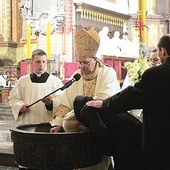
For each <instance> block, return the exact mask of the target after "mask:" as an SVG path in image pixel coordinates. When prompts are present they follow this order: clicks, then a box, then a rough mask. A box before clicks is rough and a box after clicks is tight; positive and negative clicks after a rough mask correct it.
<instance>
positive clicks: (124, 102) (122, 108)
mask: <svg viewBox="0 0 170 170" xmlns="http://www.w3.org/2000/svg"><path fill="white" fill-rule="evenodd" d="M143 101H144V94H143V91H142V90H139V89H138V88H136V87H132V86H129V87H127V88H126V89H124V90H123V91H121V92H119V93H117V94H115V95H114V96H112V97H110V98H108V99H105V100H104V101H103V107H102V110H104V111H106V112H110V113H118V112H126V111H128V110H131V109H141V108H142V106H143Z"/></svg>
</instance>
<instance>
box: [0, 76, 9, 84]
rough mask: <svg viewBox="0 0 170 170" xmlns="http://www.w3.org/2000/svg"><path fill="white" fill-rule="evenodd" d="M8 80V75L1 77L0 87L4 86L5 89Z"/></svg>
mask: <svg viewBox="0 0 170 170" xmlns="http://www.w3.org/2000/svg"><path fill="white" fill-rule="evenodd" d="M6 78H7V76H6V75H3V76H2V75H0V86H3V87H5V86H6Z"/></svg>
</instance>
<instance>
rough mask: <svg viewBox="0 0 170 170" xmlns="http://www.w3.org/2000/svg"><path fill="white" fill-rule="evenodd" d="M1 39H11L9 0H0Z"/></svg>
mask: <svg viewBox="0 0 170 170" xmlns="http://www.w3.org/2000/svg"><path fill="white" fill-rule="evenodd" d="M2 41H7V42H9V41H11V0H2Z"/></svg>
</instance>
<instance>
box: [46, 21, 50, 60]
mask: <svg viewBox="0 0 170 170" xmlns="http://www.w3.org/2000/svg"><path fill="white" fill-rule="evenodd" d="M46 35H47V42H46V48H47V50H46V52H47V58H50V57H51V22H50V21H48V22H47V27H46Z"/></svg>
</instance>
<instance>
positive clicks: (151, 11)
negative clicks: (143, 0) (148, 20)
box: [147, 0, 156, 14]
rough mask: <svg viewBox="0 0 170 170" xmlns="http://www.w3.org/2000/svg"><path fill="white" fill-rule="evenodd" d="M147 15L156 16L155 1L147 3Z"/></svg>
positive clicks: (151, 0)
mask: <svg viewBox="0 0 170 170" xmlns="http://www.w3.org/2000/svg"><path fill="white" fill-rule="evenodd" d="M147 13H148V14H156V0H148V1H147Z"/></svg>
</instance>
